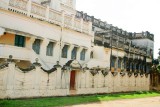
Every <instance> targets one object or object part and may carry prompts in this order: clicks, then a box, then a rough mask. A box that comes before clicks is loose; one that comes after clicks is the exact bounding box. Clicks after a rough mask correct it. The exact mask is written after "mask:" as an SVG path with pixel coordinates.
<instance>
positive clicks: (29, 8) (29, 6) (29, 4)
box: [27, 0, 32, 16]
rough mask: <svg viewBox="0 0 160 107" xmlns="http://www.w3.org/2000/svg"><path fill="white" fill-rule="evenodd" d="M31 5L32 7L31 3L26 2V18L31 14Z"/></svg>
mask: <svg viewBox="0 0 160 107" xmlns="http://www.w3.org/2000/svg"><path fill="white" fill-rule="evenodd" d="M31 5H32V1H31V0H28V3H27V16H30V14H31Z"/></svg>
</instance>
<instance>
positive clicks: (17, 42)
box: [15, 35, 26, 47]
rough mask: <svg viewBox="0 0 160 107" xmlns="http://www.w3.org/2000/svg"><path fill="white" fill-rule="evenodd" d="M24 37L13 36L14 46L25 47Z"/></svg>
mask: <svg viewBox="0 0 160 107" xmlns="http://www.w3.org/2000/svg"><path fill="white" fill-rule="evenodd" d="M25 39H26V38H25V37H24V36H20V35H15V46H18V47H25Z"/></svg>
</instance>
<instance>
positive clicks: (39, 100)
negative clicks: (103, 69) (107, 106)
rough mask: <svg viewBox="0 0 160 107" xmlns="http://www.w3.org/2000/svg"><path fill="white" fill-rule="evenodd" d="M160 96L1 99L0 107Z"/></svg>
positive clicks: (149, 93)
mask: <svg viewBox="0 0 160 107" xmlns="http://www.w3.org/2000/svg"><path fill="white" fill-rule="evenodd" d="M154 96H160V93H159V92H153V91H137V92H132V93H120V94H103V95H85V96H72V97H52V98H37V99H22V100H20V99H19V100H0V107H55V106H56V107H57V106H60V107H61V106H68V105H75V104H82V103H91V102H98V101H109V100H117V99H133V98H145V97H154Z"/></svg>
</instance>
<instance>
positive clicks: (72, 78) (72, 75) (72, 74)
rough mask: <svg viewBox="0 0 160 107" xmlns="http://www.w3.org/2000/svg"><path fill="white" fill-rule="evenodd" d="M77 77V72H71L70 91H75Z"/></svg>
mask: <svg viewBox="0 0 160 107" xmlns="http://www.w3.org/2000/svg"><path fill="white" fill-rule="evenodd" d="M75 76H76V72H75V71H71V75H70V90H75Z"/></svg>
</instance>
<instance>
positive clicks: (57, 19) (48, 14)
mask: <svg viewBox="0 0 160 107" xmlns="http://www.w3.org/2000/svg"><path fill="white" fill-rule="evenodd" d="M0 2H4V1H3V0H0ZM0 8H4V6H2V5H0ZM4 9H7V10H10V11H12V12H16V13H19V14H24V15H26V16H28V17H32V18H37V19H40V20H45V21H48V22H50V23H54V24H57V25H60V26H64V27H67V28H70V29H74V30H77V31H80V32H84V33H87V34H91V30H92V26H90V22H86V21H82V19H79V18H75V17H72V16H68V15H66V14H65V13H64V15H63V14H62V12H61V11H56V10H53V9H51V8H48V7H46V6H42V5H40V4H38V3H35V2H32V1H30V0H9V4H7V5H6V8H4Z"/></svg>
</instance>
